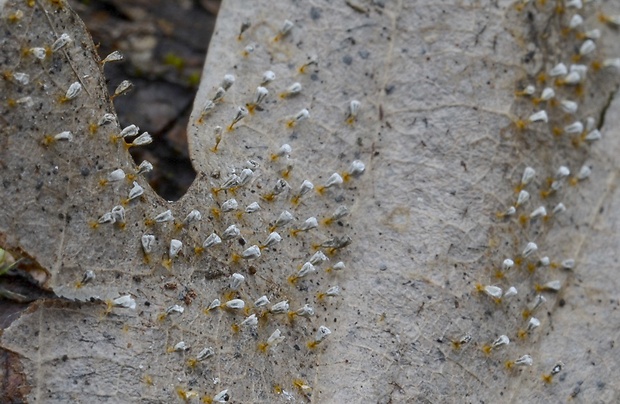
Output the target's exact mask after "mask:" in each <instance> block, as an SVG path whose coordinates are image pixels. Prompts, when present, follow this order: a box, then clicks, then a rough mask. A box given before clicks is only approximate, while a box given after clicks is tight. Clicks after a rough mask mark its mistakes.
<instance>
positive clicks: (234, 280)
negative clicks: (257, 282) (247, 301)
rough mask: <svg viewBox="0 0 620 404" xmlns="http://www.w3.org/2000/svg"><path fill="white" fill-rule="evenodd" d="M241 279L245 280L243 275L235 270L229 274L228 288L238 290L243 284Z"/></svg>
mask: <svg viewBox="0 0 620 404" xmlns="http://www.w3.org/2000/svg"><path fill="white" fill-rule="evenodd" d="M243 281H245V276H243V275H241V274H238V273H236V272H235V273H234V274H232V275H231V276H230V286H229V287H230V289H231V290H239V288H240V287H241V285H242V284H243Z"/></svg>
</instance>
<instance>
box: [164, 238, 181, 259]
mask: <svg viewBox="0 0 620 404" xmlns="http://www.w3.org/2000/svg"><path fill="white" fill-rule="evenodd" d="M182 248H183V243H182V242H181V240H177V239H174V238H173V239H172V240H170V247H169V248H168V256H169V257H170V258H175V257H176V256H177V255H179V252H180V251H181V249H182Z"/></svg>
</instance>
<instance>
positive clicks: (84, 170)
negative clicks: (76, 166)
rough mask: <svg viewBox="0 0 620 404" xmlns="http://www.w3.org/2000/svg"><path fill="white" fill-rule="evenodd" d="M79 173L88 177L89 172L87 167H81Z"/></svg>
mask: <svg viewBox="0 0 620 404" xmlns="http://www.w3.org/2000/svg"><path fill="white" fill-rule="evenodd" d="M80 174H82V177H88V175H89V174H90V169H89V168H88V167H82V169H81V170H80Z"/></svg>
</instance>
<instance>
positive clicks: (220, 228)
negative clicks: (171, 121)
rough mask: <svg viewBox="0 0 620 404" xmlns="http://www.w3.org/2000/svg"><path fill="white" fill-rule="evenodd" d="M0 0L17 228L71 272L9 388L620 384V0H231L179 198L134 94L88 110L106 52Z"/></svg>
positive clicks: (106, 398) (35, 325)
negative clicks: (119, 116)
mask: <svg viewBox="0 0 620 404" xmlns="http://www.w3.org/2000/svg"><path fill="white" fill-rule="evenodd" d="M0 5H1V6H2V7H1V9H2V20H1V22H0V24H1V32H2V36H1V37H0V41H1V48H0V52H1V59H0V65H1V66H0V70H1V71H2V75H3V76H2V79H1V80H0V86H1V89H0V97H1V99H0V101H1V102H0V109H1V112H2V113H1V116H0V125H1V126H0V131H1V136H2V137H1V148H0V164H1V169H2V171H1V176H2V185H3V190H2V196H1V198H2V210H1V211H0V237H1V241H2V245H3V247H4V248H6V249H8V250H9V251H12V252H14V253H16V254H19V255H21V256H25V257H28V258H29V259H31V260H32V261H33V262H36V263H37V264H38V265H39V266H40V267H41V268H43V269H44V270H45V271H46V274H47V280H46V283H45V286H46V287H48V288H49V289H51V290H53V291H54V293H56V295H57V296H59V297H60V299H55V300H41V301H39V302H37V303H35V304H34V305H33V306H32V307H31V308H30V310H28V311H27V312H25V313H23V314H22V315H21V317H20V318H19V319H17V320H15V321H14V322H13V324H12V325H11V326H10V327H9V328H7V329H6V330H5V331H4V333H3V335H2V337H1V340H0V342H1V346H2V347H3V349H4V351H3V352H5V356H4V358H5V359H4V361H5V362H6V363H7V364H9V365H10V376H11V377H12V378H13V379H11V380H13V383H12V386H14V385H15V384H16V383H15V380H21V384H20V385H19V389H13V390H12V391H13V392H12V393H11V394H12V396H10V397H9V398H10V399H14V400H15V401H19V400H20V399H22V398H23V400H25V401H27V402H31V403H36V402H44V403H55V402H58V403H60V402H63V403H64V402H110V403H118V402H149V403H150V402H153V403H155V402H161V403H170V402H183V401H186V402H198V401H201V400H202V401H203V402H226V401H229V402H235V403H258V402H287V401H292V400H296V401H302V402H304V401H310V402H317V403H342V402H379V403H389V402H566V401H568V400H570V399H572V400H575V401H576V402H614V401H617V400H618V399H619V397H620V394H619V391H620V387H619V386H618V380H619V379H620V377H619V376H620V371H619V365H618V363H620V354H619V353H618V348H617V346H616V345H617V341H616V340H617V339H618V336H619V335H620V325H619V324H620V317H619V315H618V306H619V298H620V296H619V293H618V289H619V288H620V284H619V281H618V279H619V278H618V275H617V260H618V252H617V246H618V245H620V231H619V230H620V222H619V220H620V219H619V217H618V213H617V212H619V211H620V206H619V204H620V194H618V189H617V183H618V164H617V157H616V156H617V155H618V153H619V152H620V143H619V138H620V101H618V99H617V98H615V99H614V96H615V94H616V91H617V88H618V84H619V82H620V81H619V77H618V68H619V67H618V66H614V61H613V60H611V59H613V58H617V57H618V56H620V45H619V43H620V41H618V23H620V17H617V16H619V15H620V6H619V5H618V3H617V2H612V1H608V2H605V1H590V2H585V4H581V2H580V1H557V2H556V1H543V0H537V1H529V2H512V1H464V2H463V1H461V2H456V1H451V2H436V1H415V2H414V1H405V0H401V1H396V0H394V1H390V0H387V1H385V0H374V1H365V0H355V1H354V0H351V1H349V0H347V1H344V0H342V1H340V0H332V1H329V0H314V1H308V2H306V1H303V2H302V1H279V2H272V1H252V2H248V1H241V0H230V1H224V2H223V4H222V8H221V11H220V15H219V17H218V24H217V29H216V32H215V34H214V36H213V42H212V44H211V46H210V50H209V56H208V58H207V61H206V64H205V70H204V74H203V77H202V82H201V86H200V90H199V93H198V96H197V98H196V102H195V105H194V112H193V114H192V118H191V121H190V127H189V141H190V153H191V156H192V161H193V164H194V167H195V168H196V170H197V172H198V175H197V177H196V180H195V181H194V184H193V185H192V186H191V188H190V189H189V191H188V192H187V194H186V195H185V196H184V197H183V198H182V200H180V201H179V202H176V203H168V202H166V201H164V200H162V199H161V198H159V197H158V196H157V195H156V194H155V193H154V192H153V191H152V190H151V188H150V187H149V186H148V184H147V182H146V181H145V180H144V178H143V177H142V175H141V174H139V173H138V168H137V164H135V163H134V162H133V161H132V160H131V158H130V157H129V154H128V153H127V145H128V144H129V143H131V142H132V140H133V138H127V139H122V138H119V134H120V133H121V130H122V128H124V127H126V126H128V125H130V124H136V125H138V126H139V125H140V122H121V123H120V124H119V123H117V122H116V121H115V120H112V122H110V123H108V124H106V125H101V126H100V125H99V124H98V123H99V122H100V120H101V119H102V117H103V116H104V114H106V113H112V114H113V113H114V111H113V107H112V104H111V102H110V101H109V95H108V94H107V93H106V90H105V86H104V85H103V84H104V78H103V70H105V67H104V66H102V64H101V62H100V60H99V57H98V56H97V55H96V51H95V48H94V46H93V44H92V42H91V40H90V38H89V36H88V34H86V33H85V31H84V27H83V25H82V23H81V22H80V21H79V19H78V18H77V17H76V16H75V14H74V13H73V12H72V11H71V10H70V9H69V8H68V6H67V5H66V4H65V2H64V1H58V0H55V1H48V0H28V1H23V0H22V1H17V0H15V1H6V2H0ZM577 14H579V15H580V16H582V17H583V22H581V24H577V23H578V22H580V21H579V18H576V17H575V15H577ZM614 16H616V17H614ZM614 18H616V19H614ZM286 21H290V23H291V24H289V23H287V22H286ZM246 23H249V27H248V26H247V25H248V24H246ZM242 27H245V28H246V29H242ZM595 29H598V30H600V31H599V33H600V38H599V37H598V35H597V32H596V31H593V30H595ZM65 33H66V34H67V35H68V36H69V37H70V38H71V41H70V42H69V43H67V44H66V45H65V46H63V47H61V48H60V49H57V50H54V49H53V48H54V47H53V44H54V42H55V41H56V40H57V39H58V38H60V37H61V35H62V34H65ZM589 38H590V39H589ZM589 40H590V41H591V43H590V42H588V41H589ZM591 45H595V49H593V50H592V46H591ZM37 48H40V49H37ZM560 62H563V63H564V64H565V65H566V68H567V69H566V70H567V72H565V73H562V74H561V75H559V76H553V74H552V73H553V71H554V70H555V69H554V67H556V65H557V64H558V63H560ZM580 65H582V66H583V67H580ZM575 66H576V67H575ZM583 68H585V69H587V71H585V72H584V71H583ZM556 69H557V67H556ZM266 71H272V72H273V73H274V74H275V79H274V80H272V81H270V80H269V74H267V75H265V72H266ZM571 72H572V73H575V74H576V75H575V74H571ZM227 74H230V75H234V77H235V80H234V83H232V81H231V80H227V79H226V78H225V75H227ZM25 75H27V76H25ZM266 78H267V79H266ZM72 83H80V85H81V88H82V91H81V92H80V93H79V94H77V96H75V97H74V98H72V95H73V94H71V91H69V92H68V90H69V89H70V88H73V90H75V88H76V87H77V84H76V85H73V87H72ZM294 83H299V84H300V86H301V91H300V92H297V91H295V86H294ZM530 85H531V86H533V90H532V91H530V90H531V89H530V88H528V86H530ZM258 86H263V87H264V88H265V89H266V90H267V91H268V94H267V95H266V97H265V98H264V99H263V100H261V102H260V103H258V105H255V101H256V98H257V95H258V94H259V93H260V91H262V90H258V89H257V87H258ZM219 87H222V88H223V89H225V90H226V91H225V92H223V93H221V92H220V94H218V88H219ZM547 87H548V88H550V89H553V90H554V93H555V94H554V95H553V96H550V92H549V90H547V91H543V90H544V89H545V88H547ZM543 94H544V96H543ZM220 96H221V97H220ZM214 99H215V100H214ZM210 100H214V101H213V105H211V104H209V101H210ZM353 100H356V101H358V102H359V110H357V113H353V114H352V113H351V110H356V108H355V106H356V105H355V103H354V105H353V108H352V107H351V102H352V101H353ZM567 100H568V101H574V102H576V105H577V110H576V111H571V108H572V107H573V105H571V104H570V103H568V104H567V103H566V101H567ZM205 107H206V109H205ZM240 107H243V108H240ZM304 109H306V110H307V114H306V112H303V110H304ZM540 111H545V114H542V113H540ZM246 113H247V115H246ZM536 113H538V114H536ZM589 117H590V118H591V119H590V120H588V118H589ZM235 118H240V119H239V120H238V122H235V120H236V119H235ZM574 122H581V124H582V125H583V127H580V126H579V124H576V125H573V126H569V125H571V124H573V123H574ZM217 126H220V127H221V133H220V132H218V130H217ZM595 129H598V130H600V134H601V138H600V140H595V139H594V138H596V137H597V132H595V131H594V130H595ZM65 131H69V132H71V136H70V137H71V139H70V140H69V139H68V137H69V135H68V134H66V133H65V134H63V132H65ZM284 144H288V145H290V147H291V149H292V150H291V151H288V150H287V149H286V148H284V149H282V146H283V145H284ZM136 147H139V146H136ZM358 160H359V161H361V162H363V163H364V164H365V171H364V172H363V173H361V174H359V173H357V172H356V170H351V168H350V167H351V164H352V163H353V162H354V161H358ZM137 163H138V164H139V163H140V162H137ZM562 166H564V167H566V168H567V169H568V171H569V173H568V174H567V173H566V170H564V169H560V167H562ZM583 166H586V167H588V168H589V169H590V172H591V173H590V172H588V170H587V169H582V167H583ZM526 167H531V168H533V169H534V170H535V175H534V177H533V179H532V180H531V182H529V183H528V184H523V185H522V184H521V179H522V175H523V172H524V170H525V169H526ZM119 168H120V169H122V170H123V171H124V178H120V179H118V180H116V177H115V174H118V171H117V172H116V173H115V174H112V173H113V172H115V170H118V169H119ZM155 169H157V167H155ZM334 173H337V174H339V175H340V177H337V176H332V174H334ZM587 174H590V175H589V176H588V175H587ZM279 180H284V181H286V182H282V181H279ZM304 180H308V181H310V182H312V183H313V185H314V189H313V190H310V191H309V192H308V193H305V194H303V195H301V192H300V189H301V188H300V187H301V184H302V182H303V181H304ZM340 180H341V181H342V183H339V182H340ZM134 181H135V182H137V183H138V184H139V185H140V186H141V187H143V188H144V194H143V195H142V196H139V197H137V198H135V199H133V200H130V201H128V200H127V199H128V196H129V193H130V190H131V189H132V188H134V184H133V182H134ZM526 182H527V181H526ZM521 190H525V191H527V192H528V195H529V199H528V200H527V201H526V200H525V199H526V198H525V197H524V196H525V194H523V193H522V194H521V195H522V197H521V203H519V204H517V200H518V194H519V192H520V191H521ZM232 199H235V201H236V203H237V207H236V209H230V208H231V207H234V205H235V204H234V203H233V202H232V201H231V200H232ZM253 202H257V203H258V204H259V206H260V209H259V210H257V211H254V212H251V213H248V212H246V208H247V207H248V206H250V205H251V204H252V203H253ZM559 203H562V204H563V206H565V208H566V210H565V211H563V210H562V209H561V206H560V207H559V208H558V204H559ZM118 206H121V207H123V209H124V217H123V215H122V214H121V213H119V208H118ZM340 206H346V207H347V209H348V213H349V214H348V215H347V216H344V217H341V218H340V217H339V218H335V219H333V218H332V215H333V214H334V212H335V211H336V210H337V209H338V208H339V207H340ZM511 206H513V207H515V211H516V212H515V213H514V214H512V215H509V214H506V212H508V213H510V209H509V208H510V207H511ZM540 206H543V207H544V208H545V212H542V211H541V210H538V208H539V207H540ZM115 207H117V208H116V209H114V208H115ZM168 209H169V210H170V214H171V215H172V217H173V219H171V220H169V221H162V222H158V221H157V220H155V219H156V217H158V218H162V217H165V216H166V215H161V216H158V215H160V214H162V213H164V212H165V211H166V210H168ZM194 209H196V210H198V211H200V212H201V220H194V221H191V220H187V219H186V217H187V216H188V214H189V213H190V212H191V211H192V210H194ZM229 209H230V210H229ZM285 211H286V212H289V213H290V217H288V218H287V214H283V212H285ZM533 212H536V213H533ZM106 213H109V216H111V217H114V218H115V219H116V223H98V220H99V219H100V218H102V220H101V221H102V222H105V221H106V220H105V219H106V217H105V215H106ZM538 214H540V215H538ZM312 217H315V218H316V219H317V226H316V227H314V226H313V221H312V220H309V221H306V220H307V219H309V218H312ZM290 218H292V220H290V221H289V219H290ZM232 225H235V226H236V228H237V229H238V230H239V234H236V232H235V228H234V227H231V226H232ZM271 232H278V233H279V235H280V236H281V237H282V240H281V241H280V242H279V243H274V244H270V243H268V242H267V241H266V240H268V237H269V234H270V233H271ZM212 233H216V234H217V235H218V236H219V237H220V238H221V239H222V241H221V243H219V244H215V245H210V243H205V241H207V240H209V241H212V240H213V239H214V238H215V237H211V238H209V236H210V235H211V234H212ZM143 235H152V236H154V238H153V239H152V250H151V252H150V253H148V254H147V253H145V249H144V248H143V247H142V244H141V238H142V236H143ZM349 237H350V245H346V244H349ZM174 240H177V241H174ZM147 241H148V240H147ZM178 242H180V243H181V244H179V243H178ZM530 242H531V243H535V244H536V247H537V249H536V250H533V248H532V247H533V246H532V245H530V246H529V247H527V246H528V243H530ZM252 246H256V247H252ZM171 247H172V248H171ZM176 247H180V249H179V250H178V253H177V252H176V251H174V250H175V249H176ZM340 247H343V248H340ZM526 249H527V250H528V251H526ZM171 250H172V251H171ZM529 250H532V251H531V254H530V251H529ZM317 251H321V252H323V253H325V255H326V257H327V258H329V260H327V261H323V260H321V259H320V257H318V258H317V257H315V259H314V265H313V267H310V266H308V265H306V266H305V267H304V263H306V262H309V261H311V260H312V258H311V257H313V255H314V254H315V253H316V252H317ZM258 253H260V257H257V255H258ZM545 257H548V259H546V258H545ZM507 258H510V259H511V260H512V261H513V262H514V265H513V266H512V267H511V268H509V267H510V265H508V264H506V265H503V263H504V260H505V259H507ZM571 260H573V261H571ZM339 262H342V263H343V264H344V268H342V266H341V264H339ZM573 263H574V264H573ZM89 271H92V273H91V272H89ZM299 271H302V272H299ZM306 271H307V274H306V273H304V272H306ZM235 273H236V274H239V275H242V276H243V277H244V279H243V282H242V283H241V284H240V286H239V287H236V286H237V285H234V284H233V283H232V281H233V277H232V275H233V274H235ZM85 275H86V276H85ZM92 275H94V276H95V277H94V278H92ZM302 275H303V276H302ZM239 279H240V278H239ZM556 281H557V282H556ZM549 282H552V283H549ZM335 286H338V287H339V288H340V289H339V294H336V293H332V292H333V290H334V289H331V291H330V292H329V293H328V292H327V291H328V290H330V288H333V287H335ZM488 286H496V287H499V288H501V292H500V291H499V290H497V288H489V287H488ZM511 286H514V287H515V288H516V290H517V294H516V295H512V296H510V294H512V292H510V293H508V296H504V294H505V293H506V292H508V291H509V288H510V287H511ZM263 295H264V296H266V298H267V299H268V300H269V302H270V303H268V304H267V305H265V306H261V305H260V303H259V302H257V300H259V298H260V297H261V296H263ZM500 296H501V297H500ZM538 296H543V297H544V298H545V299H546V301H545V302H543V303H541V304H540V305H539V306H538V307H534V306H535V303H536V302H537V301H539V302H540V297H538ZM121 297H123V298H122V299H119V298H121ZM214 299H219V303H217V302H216V303H215V304H213V303H212V302H213V300H214ZM237 299H239V300H237ZM134 301H135V308H132V307H133V304H134ZM240 301H242V302H243V305H244V307H243V308H238V305H239V304H240ZM284 301H287V302H288V305H289V307H288V308H286V307H284V308H282V307H283V306H285V304H284V303H281V302H284ZM255 302H256V303H255ZM278 303H281V304H278ZM306 304H307V305H309V306H310V307H312V311H313V313H312V314H311V315H309V316H303V315H299V314H298V313H297V310H298V309H300V308H302V307H304V305H306ZM175 305H178V307H175ZM210 306H211V307H212V308H211V309H210V310H209V309H208V308H209V307H210ZM274 306H275V307H274ZM235 307H237V308H235ZM278 308H282V309H280V310H278ZM299 313H302V314H303V312H299ZM252 315H255V316H256V324H255V325H254V324H253V323H252V320H253V319H254V318H253V317H251V316H252ZM532 317H534V318H535V319H537V320H538V321H539V323H540V324H539V325H538V324H537V321H535V320H532ZM528 324H529V325H530V326H529V328H528ZM536 325H538V326H537V327H536ZM323 327H327V328H328V329H329V330H330V331H331V334H329V335H327V336H325V334H327V332H326V331H325V328H323ZM278 330H279V332H278ZM321 332H323V334H321ZM502 335H505V336H507V337H508V339H509V340H510V343H509V344H505V342H506V341H505V339H503V337H500V336H502ZM323 336H325V338H322V337H323ZM524 355H530V356H531V358H532V364H531V366H528V363H524V365H523V366H520V362H519V361H518V360H519V359H520V358H522V357H523V356H524ZM521 362H527V360H526V359H522V361H521ZM560 363H561V364H560ZM9 365H7V366H6V368H7V369H8V368H9ZM224 390H227V392H223V391H224Z"/></svg>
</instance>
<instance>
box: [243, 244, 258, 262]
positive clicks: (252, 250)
mask: <svg viewBox="0 0 620 404" xmlns="http://www.w3.org/2000/svg"><path fill="white" fill-rule="evenodd" d="M260 256H261V252H260V247H259V246H257V245H253V246H251V247H249V248H247V249H246V250H245V251H243V253H241V258H243V259H246V260H249V259H255V258H258V257H260Z"/></svg>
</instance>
